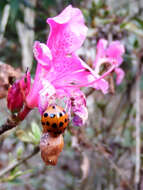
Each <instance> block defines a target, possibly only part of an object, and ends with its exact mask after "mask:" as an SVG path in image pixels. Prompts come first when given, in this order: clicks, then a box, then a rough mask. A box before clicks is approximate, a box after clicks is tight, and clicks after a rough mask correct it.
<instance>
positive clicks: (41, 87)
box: [26, 5, 91, 125]
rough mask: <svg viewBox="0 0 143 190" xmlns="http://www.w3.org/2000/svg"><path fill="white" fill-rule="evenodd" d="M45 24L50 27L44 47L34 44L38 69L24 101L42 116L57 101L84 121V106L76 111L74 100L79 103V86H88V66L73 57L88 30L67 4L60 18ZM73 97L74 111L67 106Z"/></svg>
mask: <svg viewBox="0 0 143 190" xmlns="http://www.w3.org/2000/svg"><path fill="white" fill-rule="evenodd" d="M47 22H48V23H49V25H50V35H49V38H48V40H47V44H44V43H40V42H35V44H34V55H35V58H36V59H37V61H38V66H37V70H36V76H35V80H34V83H33V86H32V88H31V90H30V93H29V95H28V96H27V98H26V102H27V105H28V107H30V108H34V107H38V108H39V111H40V113H43V111H45V109H46V107H47V106H48V105H49V104H51V103H52V104H53V103H56V101H57V99H60V100H62V101H63V102H64V103H65V105H66V107H68V110H71V111H72V112H74V117H75V116H76V115H77V116H78V118H80V112H84V113H82V115H83V116H81V118H82V119H83V121H85V118H87V111H86V107H85V106H86V105H85V104H83V105H81V106H80V107H81V109H80V108H78V111H77V108H76V106H78V103H77V104H76V101H77V102H78V101H79V100H80V97H79V93H81V92H80V90H79V88H80V84H81V86H83V84H84V83H88V82H89V76H90V75H91V73H90V71H89V70H87V68H88V66H87V65H86V64H85V63H83V62H82V61H81V59H80V58H79V57H78V56H77V55H76V54H75V51H76V50H77V49H78V48H80V46H81V45H82V43H83V41H84V39H85V37H86V32H87V27H86V26H85V25H84V19H83V15H82V13H81V11H80V10H79V9H77V8H72V6H71V5H70V6H68V7H67V8H66V9H64V10H63V12H62V13H61V14H60V15H58V16H56V17H54V18H49V19H47ZM77 92H78V93H77ZM73 96H74V102H75V106H74V109H73V106H71V105H70V104H71V99H72V97H73ZM81 99H83V97H81ZM80 110H81V111H80ZM80 123H82V122H80ZM78 124H79V123H77V125H78Z"/></svg>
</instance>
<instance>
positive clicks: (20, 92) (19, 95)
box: [7, 72, 31, 112]
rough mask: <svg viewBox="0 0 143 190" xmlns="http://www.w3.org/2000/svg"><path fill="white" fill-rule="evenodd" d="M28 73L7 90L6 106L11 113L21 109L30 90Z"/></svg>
mask: <svg viewBox="0 0 143 190" xmlns="http://www.w3.org/2000/svg"><path fill="white" fill-rule="evenodd" d="M30 81H31V79H30V73H29V72H27V73H26V74H25V75H24V77H23V78H22V79H21V80H18V81H16V82H15V83H14V84H13V85H12V86H11V87H10V88H9V90H8V96H7V106H8V108H9V109H10V110H11V111H12V112H15V111H16V112H18V111H20V110H21V109H22V107H23V105H24V102H25V99H26V96H27V95H28V93H29V90H30Z"/></svg>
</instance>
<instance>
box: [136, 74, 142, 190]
mask: <svg viewBox="0 0 143 190" xmlns="http://www.w3.org/2000/svg"><path fill="white" fill-rule="evenodd" d="M140 77H141V76H137V80H136V124H135V125H136V165H135V186H136V189H138V186H139V182H140V167H141V160H140V156H141V151H140V148H141V139H140Z"/></svg>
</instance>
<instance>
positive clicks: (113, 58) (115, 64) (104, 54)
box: [94, 39, 125, 84]
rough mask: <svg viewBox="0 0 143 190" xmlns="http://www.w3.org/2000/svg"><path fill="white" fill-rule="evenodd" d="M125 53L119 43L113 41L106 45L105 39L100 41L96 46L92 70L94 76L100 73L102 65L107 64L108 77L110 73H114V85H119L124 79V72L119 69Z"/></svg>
mask: <svg viewBox="0 0 143 190" xmlns="http://www.w3.org/2000/svg"><path fill="white" fill-rule="evenodd" d="M124 52H125V49H124V46H123V45H122V44H121V43H120V42H119V41H113V42H111V43H110V44H109V45H108V41H107V40H105V39H100V40H99V42H98V44H97V54H96V59H95V62H94V68H95V72H96V74H99V73H100V69H101V66H102V65H103V64H105V65H106V64H108V67H109V69H108V71H107V72H106V74H105V75H104V76H106V75H108V74H109V73H110V72H111V71H115V73H116V75H117V77H116V84H120V83H121V82H122V80H123V78H124V75H125V74H124V71H123V70H122V69H121V68H119V66H120V65H121V64H122V62H123V58H122V56H123V54H124Z"/></svg>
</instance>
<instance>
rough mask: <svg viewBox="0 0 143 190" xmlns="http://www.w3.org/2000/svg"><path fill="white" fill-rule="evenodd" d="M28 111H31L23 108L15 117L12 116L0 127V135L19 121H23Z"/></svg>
mask: <svg viewBox="0 0 143 190" xmlns="http://www.w3.org/2000/svg"><path fill="white" fill-rule="evenodd" d="M30 111H31V109H30V108H28V107H27V106H25V107H24V109H23V110H22V111H21V112H19V113H18V115H17V116H13V115H12V116H11V117H10V118H8V119H7V121H6V123H5V124H3V125H2V126H1V127H0V135H2V134H3V133H5V132H6V131H8V130H10V129H13V128H14V127H16V126H17V125H18V124H19V123H20V122H21V121H23V120H24V119H25V117H26V116H27V115H28V113H29V112H30Z"/></svg>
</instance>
